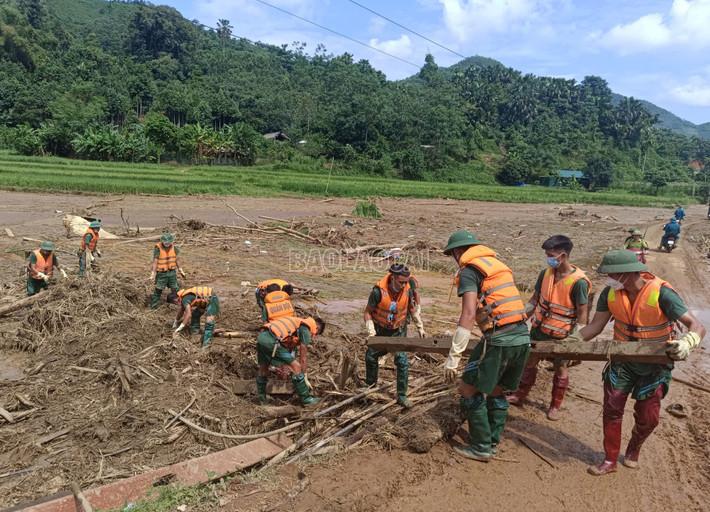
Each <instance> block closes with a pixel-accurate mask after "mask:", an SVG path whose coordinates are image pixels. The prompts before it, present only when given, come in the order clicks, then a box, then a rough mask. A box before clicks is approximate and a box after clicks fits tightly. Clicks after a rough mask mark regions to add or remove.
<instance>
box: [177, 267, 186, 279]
mask: <svg viewBox="0 0 710 512" xmlns="http://www.w3.org/2000/svg"><path fill="white" fill-rule="evenodd" d="M178 272H180V275H181V276H182V277H183V278H185V277H187V276H186V275H185V271H184V270H183V269H181V268H179V269H178Z"/></svg>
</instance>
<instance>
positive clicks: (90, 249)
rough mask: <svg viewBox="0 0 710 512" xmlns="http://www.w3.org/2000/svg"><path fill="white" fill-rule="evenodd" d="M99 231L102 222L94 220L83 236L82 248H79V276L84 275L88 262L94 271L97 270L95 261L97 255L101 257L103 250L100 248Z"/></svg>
mask: <svg viewBox="0 0 710 512" xmlns="http://www.w3.org/2000/svg"><path fill="white" fill-rule="evenodd" d="M99 231H101V222H99V221H98V220H92V221H91V222H90V223H89V227H88V228H87V229H86V233H84V235H83V236H82V237H81V249H79V277H84V273H85V272H86V263H87V262H88V263H89V266H90V268H91V270H92V271H94V270H96V268H97V265H96V263H94V260H95V259H96V256H99V257H101V251H100V250H99V248H98V243H99Z"/></svg>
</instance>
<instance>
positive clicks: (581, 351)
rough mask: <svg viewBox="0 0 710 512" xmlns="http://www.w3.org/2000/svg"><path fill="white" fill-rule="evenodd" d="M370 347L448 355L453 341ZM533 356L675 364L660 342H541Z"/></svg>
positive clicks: (378, 341) (387, 341)
mask: <svg viewBox="0 0 710 512" xmlns="http://www.w3.org/2000/svg"><path fill="white" fill-rule="evenodd" d="M367 346H368V347H371V348H373V349H375V350H379V351H385V352H429V353H435V354H444V355H446V354H448V353H449V349H450V348H451V338H449V337H444V336H437V337H433V338H387V337H382V336H374V337H372V338H369V339H368V340H367ZM475 346H476V343H469V345H468V347H467V348H466V350H464V355H467V354H470V353H471V352H472V351H473V349H474V347H475ZM532 353H533V354H535V355H536V356H537V357H538V358H540V359H547V358H553V359H554V358H557V359H567V360H579V361H614V362H627V361H628V362H635V363H650V364H667V363H670V362H671V360H670V359H669V358H668V356H667V355H666V346H665V344H664V343H658V342H656V341H635V342H633V343H628V342H618V341H614V340H603V341H579V342H570V341H560V342H557V341H537V342H535V344H534V346H533V348H532Z"/></svg>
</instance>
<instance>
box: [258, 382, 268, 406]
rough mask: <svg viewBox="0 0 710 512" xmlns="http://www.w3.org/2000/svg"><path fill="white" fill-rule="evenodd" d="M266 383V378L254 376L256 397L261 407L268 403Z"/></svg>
mask: <svg viewBox="0 0 710 512" xmlns="http://www.w3.org/2000/svg"><path fill="white" fill-rule="evenodd" d="M268 382H269V378H268V377H262V376H261V375H257V376H256V396H257V398H258V399H259V403H260V404H261V405H265V404H268V403H269V397H268V396H267V395H266V384H268Z"/></svg>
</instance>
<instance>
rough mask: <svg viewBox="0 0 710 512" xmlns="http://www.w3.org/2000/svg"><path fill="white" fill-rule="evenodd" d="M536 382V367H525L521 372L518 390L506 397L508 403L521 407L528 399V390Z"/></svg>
mask: <svg viewBox="0 0 710 512" xmlns="http://www.w3.org/2000/svg"><path fill="white" fill-rule="evenodd" d="M536 380H537V366H530V367H526V368H525V370H523V376H522V377H521V379H520V384H519V385H518V389H517V390H516V391H515V392H514V393H512V394H510V395H508V397H507V398H508V403H509V404H511V405H517V406H519V407H522V406H523V403H525V400H526V399H527V397H528V394H529V393H530V390H531V389H532V387H533V386H534V385H535V381H536Z"/></svg>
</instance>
